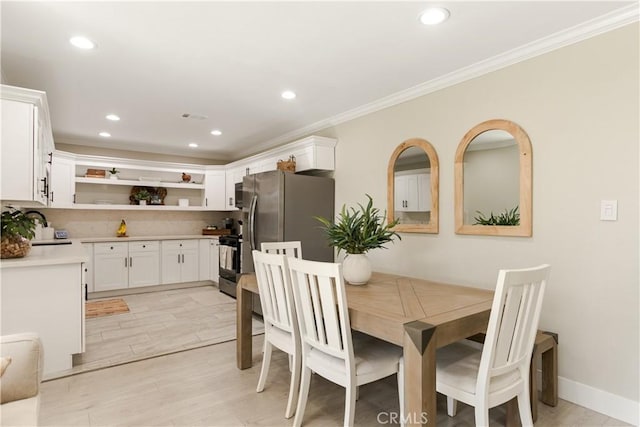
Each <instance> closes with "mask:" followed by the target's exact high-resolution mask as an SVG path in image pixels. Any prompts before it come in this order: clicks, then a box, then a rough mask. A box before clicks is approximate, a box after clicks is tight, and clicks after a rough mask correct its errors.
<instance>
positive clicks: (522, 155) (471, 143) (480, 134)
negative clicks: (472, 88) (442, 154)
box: [455, 120, 532, 237]
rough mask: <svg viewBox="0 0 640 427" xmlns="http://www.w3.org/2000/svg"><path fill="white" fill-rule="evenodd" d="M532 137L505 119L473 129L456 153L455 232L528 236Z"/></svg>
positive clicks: (530, 230)
mask: <svg viewBox="0 0 640 427" xmlns="http://www.w3.org/2000/svg"><path fill="white" fill-rule="evenodd" d="M531 168H532V156H531V141H530V140H529V137H528V136H527V134H526V132H525V131H524V130H523V129H522V128H521V127H520V126H518V125H517V124H516V123H514V122H511V121H509V120H489V121H486V122H483V123H480V124H479V125H477V126H475V127H474V128H472V129H471V130H470V131H469V132H467V134H466V135H465V136H464V137H463V138H462V141H461V142H460V144H459V145H458V150H457V152H456V158H455V222H456V233H458V234H478V235H491V236H525V237H528V236H531V234H532V227H531V223H532V221H531V216H532V215H531V211H532V209H531Z"/></svg>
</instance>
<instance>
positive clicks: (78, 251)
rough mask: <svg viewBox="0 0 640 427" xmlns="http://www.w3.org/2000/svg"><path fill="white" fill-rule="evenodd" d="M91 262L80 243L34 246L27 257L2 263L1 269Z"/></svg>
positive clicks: (10, 259) (5, 260)
mask: <svg viewBox="0 0 640 427" xmlns="http://www.w3.org/2000/svg"><path fill="white" fill-rule="evenodd" d="M87 261H89V257H88V256H87V254H86V252H85V250H84V248H83V247H82V245H81V244H80V242H77V241H72V244H70V245H53V246H33V247H32V248H31V251H30V252H29V254H28V255H27V256H26V257H23V258H8V259H3V260H1V261H0V268H19V267H35V266H40V265H58V264H75V263H81V262H87Z"/></svg>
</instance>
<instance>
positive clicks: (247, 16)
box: [1, 1, 637, 160]
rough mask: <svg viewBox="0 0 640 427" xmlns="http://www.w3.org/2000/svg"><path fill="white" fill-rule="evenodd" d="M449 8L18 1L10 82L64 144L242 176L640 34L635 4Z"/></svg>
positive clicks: (6, 33)
mask: <svg viewBox="0 0 640 427" xmlns="http://www.w3.org/2000/svg"><path fill="white" fill-rule="evenodd" d="M433 4H435V3H432V4H429V3H428V2H399V1H394V2H362V1H360V2H321V1H317V2H266V1H262V2H238V1H236V2H158V1H156V2H7V1H3V2H2V4H1V19H2V22H1V28H2V30H1V31H2V34H1V35H2V40H1V43H2V45H1V47H2V51H1V53H2V58H1V60H2V62H1V64H2V74H3V80H4V82H5V83H7V84H11V85H15V86H22V87H28V88H32V89H38V90H44V91H46V92H47V97H48V100H49V108H50V111H51V120H52V125H53V131H54V138H55V140H56V142H64V143H70V144H80V145H89V146H98V147H104V148H116V149H127V150H135V151H143V152H154V153H165V154H176V155H182V156H191V157H207V158H211V159H218V160H233V159H236V158H238V157H241V156H245V155H247V154H253V153H255V152H258V151H261V150H262V149H265V148H268V147H270V146H273V145H277V144H280V143H284V142H288V141H291V140H293V139H295V138H297V137H299V136H302V135H304V134H306V133H309V132H314V131H317V130H318V129H320V128H322V127H324V126H327V125H329V124H331V123H337V122H339V121H341V120H344V119H346V118H350V117H354V116H357V115H358V114H360V113H362V112H366V111H370V110H374V109H376V108H381V107H383V106H388V105H392V104H393V103H395V102H399V101H402V100H404V99H408V98H411V97H414V96H416V95H419V94H421V93H425V92H428V91H429V90H433V89H434V88H437V87H438V85H440V86H442V85H446V84H450V83H451V82H455V81H456V79H458V80H460V79H464V78H469V77H471V76H472V75H473V73H472V70H476V71H478V72H483V71H489V70H490V69H492V67H493V68H494V69H495V68H499V67H500V66H504V65H506V64H508V63H510V62H514V61H517V60H519V59H522V58H526V57H528V56H531V55H535V54H537V53H541V52H543V51H545V50H549V49H552V48H555V47H558V46H559V45H562V44H563V43H564V44H566V43H568V42H574V41H576V40H579V39H580V38H584V37H588V36H590V35H593V34H596V33H598V32H602V31H606V30H608V29H611V28H615V27H616V26H620V25H622V24H624V23H626V22H629V20H633V19H637V2H629V1H627V2H616V1H599V2H598V1H585V2H581V1H568V2H558V1H552V2H548V1H530V2H521V1H505V2H477V1H476V2H438V3H437V5H440V6H445V7H446V8H448V9H449V10H450V12H451V17H450V19H449V20H448V21H446V22H445V23H444V24H441V25H440V26H436V27H427V26H424V25H422V24H420V23H419V21H418V19H417V17H418V14H419V13H420V12H421V11H422V10H424V9H425V8H426V7H427V6H429V5H433ZM634 16H635V17H634ZM630 17H631V18H630ZM78 34H81V35H85V36H87V37H89V38H90V39H92V40H94V41H95V42H96V43H97V48H96V49H94V50H92V51H80V50H78V49H76V48H74V47H72V46H71V45H70V44H69V43H68V40H69V38H70V37H72V36H74V35H78ZM285 89H291V90H294V91H295V92H296V93H297V94H298V97H297V99H295V100H293V101H284V100H283V99H281V98H280V93H281V92H282V91H283V90H285ZM109 113H116V114H118V115H119V116H120V117H121V118H122V119H121V121H119V122H115V123H114V122H109V121H107V120H105V118H104V117H105V115H106V114H109ZM183 113H191V114H198V115H205V116H207V117H208V118H207V119H206V120H194V119H184V118H182V117H181V115H182V114H183ZM216 128H219V129H220V130H222V132H223V134H222V136H218V137H215V136H212V135H211V134H210V131H211V130H212V129H216ZM103 130H104V131H108V132H110V133H111V134H112V137H111V138H109V139H105V138H101V137H99V136H98V132H100V131H103ZM189 142H196V143H198V144H199V147H198V148H197V149H190V148H188V147H187V144H188V143H189Z"/></svg>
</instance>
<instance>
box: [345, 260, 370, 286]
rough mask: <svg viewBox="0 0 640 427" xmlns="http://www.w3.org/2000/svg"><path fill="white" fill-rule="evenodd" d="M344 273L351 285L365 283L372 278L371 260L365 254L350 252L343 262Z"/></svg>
mask: <svg viewBox="0 0 640 427" xmlns="http://www.w3.org/2000/svg"><path fill="white" fill-rule="evenodd" d="M342 275H343V276H344V280H346V281H347V282H349V284H350V285H364V284H366V283H367V282H368V281H369V279H371V261H369V258H367V256H366V255H365V254H348V255H347V257H346V258H345V259H344V261H343V262H342Z"/></svg>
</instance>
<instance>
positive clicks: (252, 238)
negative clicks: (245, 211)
mask: <svg viewBox="0 0 640 427" xmlns="http://www.w3.org/2000/svg"><path fill="white" fill-rule="evenodd" d="M257 204H258V195H257V194H254V195H253V197H252V198H251V205H249V245H250V246H251V250H252V251H253V250H255V249H256V246H257V245H256V205H257Z"/></svg>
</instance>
